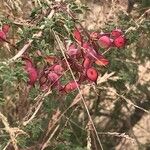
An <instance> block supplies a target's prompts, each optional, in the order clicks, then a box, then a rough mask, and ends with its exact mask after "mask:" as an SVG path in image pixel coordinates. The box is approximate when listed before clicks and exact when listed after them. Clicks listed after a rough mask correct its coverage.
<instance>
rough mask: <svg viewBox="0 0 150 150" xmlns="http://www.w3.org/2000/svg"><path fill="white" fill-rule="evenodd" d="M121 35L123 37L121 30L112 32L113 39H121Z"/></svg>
mask: <svg viewBox="0 0 150 150" xmlns="http://www.w3.org/2000/svg"><path fill="white" fill-rule="evenodd" d="M121 35H123V33H122V31H121V29H115V30H113V31H112V32H111V36H112V37H113V38H117V37H119V36H121Z"/></svg>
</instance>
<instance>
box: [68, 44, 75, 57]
mask: <svg viewBox="0 0 150 150" xmlns="http://www.w3.org/2000/svg"><path fill="white" fill-rule="evenodd" d="M67 54H68V55H69V56H70V57H71V56H76V55H77V54H78V49H77V48H76V47H75V45H74V44H71V45H70V46H69V48H68V51H67Z"/></svg>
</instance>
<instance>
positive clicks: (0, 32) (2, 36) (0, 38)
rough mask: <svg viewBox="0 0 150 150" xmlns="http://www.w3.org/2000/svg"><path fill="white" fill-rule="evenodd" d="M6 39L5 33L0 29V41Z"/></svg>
mask: <svg viewBox="0 0 150 150" xmlns="http://www.w3.org/2000/svg"><path fill="white" fill-rule="evenodd" d="M5 40H6V34H5V33H4V32H3V31H0V42H1V41H5Z"/></svg>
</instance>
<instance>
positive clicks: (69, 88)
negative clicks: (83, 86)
mask: <svg viewBox="0 0 150 150" xmlns="http://www.w3.org/2000/svg"><path fill="white" fill-rule="evenodd" d="M78 86H79V84H78V83H77V82H75V81H70V82H69V83H67V84H66V85H65V87H64V90H65V92H67V93H69V92H71V91H74V90H76V89H77V87H78Z"/></svg>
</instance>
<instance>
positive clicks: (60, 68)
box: [53, 65, 64, 74]
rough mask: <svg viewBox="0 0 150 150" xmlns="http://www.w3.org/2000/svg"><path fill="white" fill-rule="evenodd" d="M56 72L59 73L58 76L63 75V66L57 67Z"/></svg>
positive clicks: (55, 67)
mask: <svg viewBox="0 0 150 150" xmlns="http://www.w3.org/2000/svg"><path fill="white" fill-rule="evenodd" d="M53 70H54V72H55V73H57V74H62V73H63V71H64V69H63V67H62V66H61V65H55V66H54V68H53Z"/></svg>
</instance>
